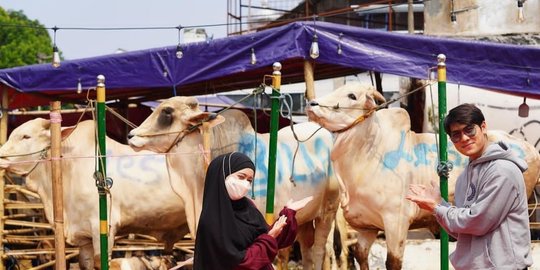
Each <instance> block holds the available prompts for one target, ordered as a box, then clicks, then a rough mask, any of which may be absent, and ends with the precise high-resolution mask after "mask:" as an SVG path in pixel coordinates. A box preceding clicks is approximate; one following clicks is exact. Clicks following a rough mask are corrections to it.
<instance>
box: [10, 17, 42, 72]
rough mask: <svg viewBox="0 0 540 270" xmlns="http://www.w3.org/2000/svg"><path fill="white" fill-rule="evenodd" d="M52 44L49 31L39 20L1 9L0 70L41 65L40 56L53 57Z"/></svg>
mask: <svg viewBox="0 0 540 270" xmlns="http://www.w3.org/2000/svg"><path fill="white" fill-rule="evenodd" d="M51 44H52V43H51V37H50V36H49V33H48V32H47V29H45V26H43V25H42V24H40V23H39V22H38V21H37V20H30V19H28V18H27V17H26V15H24V13H23V12H22V11H12V10H8V11H6V10H4V9H3V8H1V7H0V69H2V68H9V67H15V66H24V65H31V64H36V63H40V62H42V61H43V59H41V60H40V59H39V57H38V55H47V56H49V55H52V45H51Z"/></svg>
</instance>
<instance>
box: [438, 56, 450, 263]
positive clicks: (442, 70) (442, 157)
mask: <svg viewBox="0 0 540 270" xmlns="http://www.w3.org/2000/svg"><path fill="white" fill-rule="evenodd" d="M445 61H446V56H445V55H444V54H439V55H437V62H438V64H437V79H438V90H439V91H438V92H439V93H438V95H439V97H438V99H439V163H440V164H446V162H447V161H448V153H447V144H448V140H447V138H446V133H445V131H444V118H446V63H445ZM439 177H440V178H439V180H440V189H441V196H442V197H443V198H444V199H445V200H446V201H448V178H447V177H446V176H444V175H442V174H441V175H440V176H439ZM440 241H441V242H440V245H441V270H448V233H447V232H446V231H445V230H444V229H443V228H442V227H441V240H440Z"/></svg>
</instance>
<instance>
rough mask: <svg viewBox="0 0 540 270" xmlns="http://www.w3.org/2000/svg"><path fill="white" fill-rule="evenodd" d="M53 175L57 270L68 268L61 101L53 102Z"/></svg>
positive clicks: (51, 115)
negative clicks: (65, 234) (65, 236)
mask: <svg viewBox="0 0 540 270" xmlns="http://www.w3.org/2000/svg"><path fill="white" fill-rule="evenodd" d="M50 117H51V128H50V129H51V174H52V184H53V189H52V190H53V216H54V250H55V260H56V265H55V269H56V270H65V269H67V268H66V241H65V238H64V192H63V191H64V186H63V185H62V160H61V159H60V158H61V155H62V150H61V143H62V138H61V137H62V134H61V132H62V131H61V125H62V115H61V114H60V101H53V102H51V114H50Z"/></svg>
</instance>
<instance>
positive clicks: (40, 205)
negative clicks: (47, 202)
mask: <svg viewBox="0 0 540 270" xmlns="http://www.w3.org/2000/svg"><path fill="white" fill-rule="evenodd" d="M44 208H45V207H44V206H43V203H6V204H5V205H4V209H44Z"/></svg>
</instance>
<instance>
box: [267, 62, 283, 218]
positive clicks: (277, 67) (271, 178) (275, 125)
mask: <svg viewBox="0 0 540 270" xmlns="http://www.w3.org/2000/svg"><path fill="white" fill-rule="evenodd" d="M272 68H273V69H274V72H273V73H272V96H271V98H272V110H271V111H270V144H269V149H268V184H267V188H266V223H268V224H272V223H273V222H274V193H275V182H276V151H277V136H278V135H277V131H278V129H279V96H280V93H279V88H280V87H281V63H279V62H275V63H274V64H273V65H272Z"/></svg>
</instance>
